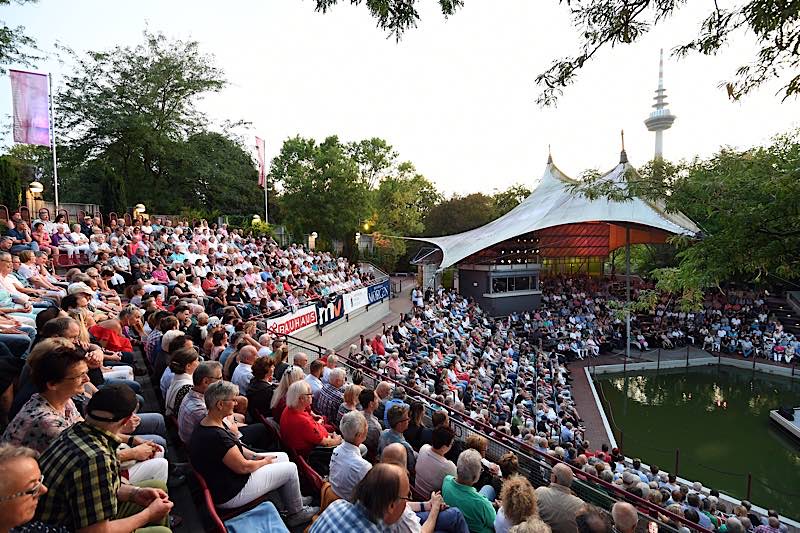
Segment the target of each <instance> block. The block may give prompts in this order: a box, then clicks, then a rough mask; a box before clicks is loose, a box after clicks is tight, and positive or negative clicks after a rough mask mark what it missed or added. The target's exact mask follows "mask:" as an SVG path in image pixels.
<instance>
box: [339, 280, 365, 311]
mask: <svg viewBox="0 0 800 533" xmlns="http://www.w3.org/2000/svg"><path fill="white" fill-rule="evenodd" d="M367 304H369V293H368V292H367V288H366V287H363V288H361V289H358V290H356V291H353V292H348V293H347V294H345V295H344V314H346V315H347V314H350V313H352V312H353V311H355V310H356V309H361V308H362V307H364V306H365V305H367Z"/></svg>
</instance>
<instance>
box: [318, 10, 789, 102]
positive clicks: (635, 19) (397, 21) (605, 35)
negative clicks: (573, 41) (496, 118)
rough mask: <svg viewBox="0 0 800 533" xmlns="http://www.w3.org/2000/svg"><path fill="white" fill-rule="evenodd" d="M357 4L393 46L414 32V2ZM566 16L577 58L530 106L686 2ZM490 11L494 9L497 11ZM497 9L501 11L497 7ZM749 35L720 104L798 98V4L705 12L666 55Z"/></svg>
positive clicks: (543, 85) (557, 64)
mask: <svg viewBox="0 0 800 533" xmlns="http://www.w3.org/2000/svg"><path fill="white" fill-rule="evenodd" d="M339 2H340V0H316V10H317V11H321V12H323V13H326V12H327V11H328V10H329V9H331V8H332V7H333V6H334V5H336V4H338V3H339ZM350 3H351V4H354V5H361V4H365V6H366V7H367V9H368V10H369V12H370V14H371V15H372V17H373V18H374V19H375V20H376V21H377V25H378V27H379V28H381V29H383V30H385V31H387V32H388V33H389V34H390V35H391V36H393V37H395V38H396V39H398V40H399V39H401V38H402V36H403V34H404V33H405V32H406V31H407V30H409V29H411V28H414V27H416V25H417V21H418V20H419V12H418V10H417V4H418V0H368V1H366V2H363V1H362V0H350ZM558 3H559V4H562V5H564V6H566V8H567V9H569V12H570V15H571V17H572V22H573V25H574V26H575V29H576V30H577V33H578V39H579V52H578V53H577V54H575V55H573V56H568V57H562V58H558V59H555V60H554V61H553V62H552V64H551V65H550V67H549V68H547V70H545V71H544V72H542V73H540V74H539V75H538V76H536V83H537V84H538V85H539V87H540V89H541V93H540V94H539V96H538V99H537V102H538V103H539V104H541V105H554V104H555V103H556V101H557V100H558V98H559V97H560V96H561V95H562V94H563V91H564V89H565V88H566V87H567V86H568V85H570V84H572V83H574V82H575V80H576V79H577V75H578V73H579V71H580V70H581V69H582V68H583V67H584V66H586V64H587V63H589V62H590V61H591V60H592V59H593V58H594V56H595V55H596V54H597V53H598V52H600V51H601V50H604V49H608V48H614V47H615V46H622V45H628V44H632V43H634V42H636V41H638V40H639V39H641V38H642V37H644V36H645V35H646V34H647V33H648V32H649V31H650V30H652V29H653V28H654V27H656V26H658V25H659V24H664V23H665V22H666V21H667V20H669V19H670V17H672V15H674V14H675V13H676V12H677V11H679V10H680V9H681V8H682V7H684V6H685V5H686V4H687V3H688V2H687V1H686V0H558ZM501 5H502V4H501V3H497V6H501ZM463 6H464V0H439V7H440V9H441V12H442V14H443V15H444V16H445V17H449V16H451V15H453V14H454V13H455V12H456V11H457V10H458V9H459V8H461V7H463ZM498 9H503V7H498ZM739 33H743V34H749V35H750V36H751V37H754V38H755V41H756V46H757V48H758V50H757V52H756V53H755V55H754V57H753V58H752V60H751V61H750V62H749V63H744V64H742V66H741V67H739V68H738V69H737V70H736V72H735V73H732V76H731V79H730V81H728V82H727V83H725V87H726V90H727V93H728V96H729V97H730V98H731V99H733V100H738V99H739V98H741V97H742V96H744V95H746V94H748V93H750V92H751V91H753V90H754V89H756V88H757V87H760V86H761V85H763V84H764V83H765V82H767V81H769V80H773V79H775V78H779V77H782V76H784V75H785V76H788V78H789V81H788V82H787V83H786V84H785V85H784V86H783V89H782V93H783V97H784V98H788V97H790V96H796V95H797V94H799V93H800V0H747V1H745V2H743V3H741V4H732V5H730V6H722V7H721V6H720V3H718V2H712V3H709V4H708V14H707V15H706V16H705V17H704V18H703V19H702V20H699V21H697V33H696V34H695V36H694V37H692V38H691V39H689V40H688V41H687V42H679V43H675V46H674V48H673V54H675V55H677V56H679V57H681V56H685V55H687V54H691V53H699V54H703V55H715V54H717V53H718V52H720V50H722V48H723V47H724V46H725V45H726V44H727V43H728V41H729V40H730V39H731V38H732V37H733V36H734V35H735V34H739Z"/></svg>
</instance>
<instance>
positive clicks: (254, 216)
mask: <svg viewBox="0 0 800 533" xmlns="http://www.w3.org/2000/svg"><path fill="white" fill-rule="evenodd" d="M253 222H261V217H260V216H259V215H253Z"/></svg>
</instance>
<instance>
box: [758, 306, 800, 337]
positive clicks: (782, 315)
mask: <svg viewBox="0 0 800 533" xmlns="http://www.w3.org/2000/svg"><path fill="white" fill-rule="evenodd" d="M766 304H767V307H768V308H769V313H770V315H775V317H776V318H777V319H778V320H780V321H781V324H783V329H784V330H786V331H787V332H789V333H792V334H793V335H794V336H795V337H797V338H800V313H798V312H797V311H795V309H794V308H793V307H792V305H791V304H790V303H789V302H788V301H787V300H786V299H785V298H781V297H779V296H768V297H767V299H766Z"/></svg>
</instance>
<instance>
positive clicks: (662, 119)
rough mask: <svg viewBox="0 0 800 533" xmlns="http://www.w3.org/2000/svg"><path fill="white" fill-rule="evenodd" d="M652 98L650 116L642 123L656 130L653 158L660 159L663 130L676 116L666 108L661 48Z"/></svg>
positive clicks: (662, 149) (662, 150)
mask: <svg viewBox="0 0 800 533" xmlns="http://www.w3.org/2000/svg"><path fill="white" fill-rule="evenodd" d="M653 100H655V101H656V103H655V104H653V107H654V108H655V110H654V111H653V112H652V113H650V116H649V117H647V120H645V121H644V125H645V126H647V129H648V130H649V131H654V132H656V153H655V156H654V159H661V158H662V157H663V153H664V130H668V129H669V128H671V127H672V123H673V122H675V118H676V117H675V115H673V114H672V113H670V111H669V108H667V91H666V89H664V49H663V48H662V49H661V53H660V56H659V59H658V89H656V95H655V97H653Z"/></svg>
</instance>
